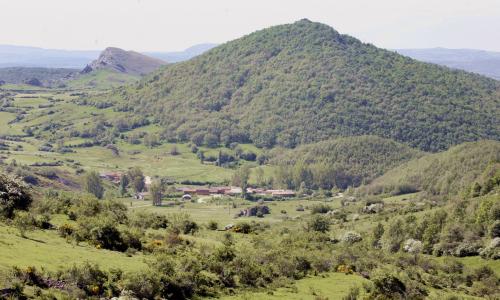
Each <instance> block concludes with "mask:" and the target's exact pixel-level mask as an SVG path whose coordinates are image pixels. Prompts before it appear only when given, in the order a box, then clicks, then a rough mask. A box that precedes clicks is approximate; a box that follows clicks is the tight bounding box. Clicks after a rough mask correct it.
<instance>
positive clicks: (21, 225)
mask: <svg viewBox="0 0 500 300" xmlns="http://www.w3.org/2000/svg"><path fill="white" fill-rule="evenodd" d="M13 225H14V227H16V228H17V229H18V230H19V233H20V235H21V237H25V236H26V235H25V234H26V231H28V230H33V229H34V228H35V227H36V219H35V217H34V216H33V215H32V214H31V213H28V212H24V211H20V212H17V213H16V217H15V218H14V222H13Z"/></svg>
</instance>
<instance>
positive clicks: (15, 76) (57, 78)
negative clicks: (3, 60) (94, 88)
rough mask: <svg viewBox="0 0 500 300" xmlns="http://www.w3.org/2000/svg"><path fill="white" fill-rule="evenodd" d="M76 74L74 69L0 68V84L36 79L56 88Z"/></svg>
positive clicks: (20, 82)
mask: <svg viewBox="0 0 500 300" xmlns="http://www.w3.org/2000/svg"><path fill="white" fill-rule="evenodd" d="M76 72H78V70H76V69H64V68H23V67H11V68H0V82H2V81H3V82H4V83H10V84H23V83H25V82H27V81H29V80H32V79H35V78H36V79H37V80H39V81H40V83H41V84H42V85H44V86H57V85H59V84H61V83H62V81H63V80H64V79H66V78H68V77H69V76H72V75H74V74H75V73H76ZM0 85H1V84H0Z"/></svg>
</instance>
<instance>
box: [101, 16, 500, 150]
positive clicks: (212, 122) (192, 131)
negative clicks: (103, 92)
mask: <svg viewBox="0 0 500 300" xmlns="http://www.w3.org/2000/svg"><path fill="white" fill-rule="evenodd" d="M124 98H125V99H126V100H123V99H124ZM499 98H500V83H498V82H497V81H495V80H493V79H489V78H486V77H483V76H479V75H475V74H471V73H467V72H464V71H458V70H449V69H448V68H445V67H440V66H436V65H433V64H427V63H422V62H418V61H416V60H414V59H411V58H408V57H405V56H401V55H399V54H397V53H394V52H391V51H388V50H383V49H379V48H376V47H375V46H373V45H371V44H366V43H362V42H361V41H359V40H357V39H355V38H353V37H350V36H348V35H343V34H340V33H338V32H337V31H336V30H334V29H333V28H331V27H329V26H327V25H324V24H320V23H315V22H311V21H309V20H301V21H298V22H295V23H293V24H286V25H278V26H273V27H271V28H267V29H263V30H260V31H256V32H254V33H251V34H248V35H245V36H244V37H242V38H239V39H236V40H234V41H230V42H227V43H225V44H223V45H220V46H218V47H215V48H213V49H211V50H210V51H209V52H206V53H204V54H202V55H200V56H197V57H195V58H193V59H191V60H189V61H186V62H181V63H177V64H173V65H169V66H166V67H164V68H163V69H162V70H161V71H159V72H155V73H154V74H152V75H151V76H149V77H147V78H146V79H144V80H143V81H141V82H140V83H138V84H137V85H135V86H131V87H126V88H123V89H122V90H120V91H117V92H115V93H114V94H113V93H111V94H108V95H107V96H106V100H104V99H102V100H99V99H98V98H97V99H94V101H96V102H99V101H111V100H113V101H114V104H115V105H116V106H117V107H119V109H120V110H125V111H126V110H129V111H134V112H136V113H141V114H143V115H149V116H151V117H152V118H153V119H155V120H157V122H158V123H159V124H161V125H162V126H163V127H164V133H163V135H164V137H165V138H166V139H168V140H179V141H186V140H189V139H192V138H193V137H195V136H196V135H203V136H207V135H210V136H215V138H216V139H217V140H218V141H219V142H221V143H229V142H249V141H251V142H253V143H255V144H256V145H258V146H261V147H273V146H275V145H280V146H284V147H289V148H293V147H295V146H297V145H299V144H307V143H312V142H317V141H320V140H325V139H329V138H334V137H340V136H352V135H377V136H380V137H384V138H390V139H394V140H396V141H399V142H403V143H406V144H408V145H410V146H412V147H417V148H420V149H421V150H425V151H440V150H444V149H447V148H448V147H449V146H451V145H454V144H459V143H462V142H466V141H473V140H478V139H484V138H490V139H497V140H498V139H499V138H500V129H499V127H500V126H499V120H498V117H497V116H496V115H495V113H494V112H495V111H496V109H498V105H499V100H498V99H499ZM145 102H146V103H147V105H143V104H144V103H145ZM139 103H141V104H140V105H139Z"/></svg>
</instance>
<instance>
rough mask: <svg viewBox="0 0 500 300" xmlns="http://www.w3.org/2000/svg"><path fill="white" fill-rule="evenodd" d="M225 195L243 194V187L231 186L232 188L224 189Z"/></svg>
mask: <svg viewBox="0 0 500 300" xmlns="http://www.w3.org/2000/svg"><path fill="white" fill-rule="evenodd" d="M224 195H228V196H237V195H241V188H239V187H231V189H229V190H226V191H224Z"/></svg>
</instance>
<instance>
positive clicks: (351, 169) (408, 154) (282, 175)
mask: <svg viewBox="0 0 500 300" xmlns="http://www.w3.org/2000/svg"><path fill="white" fill-rule="evenodd" d="M422 155H423V153H422V152H420V151H418V150H414V149H412V148H410V147H408V146H406V145H403V144H400V143H397V142H394V141H392V140H388V139H383V138H380V137H376V136H358V137H346V138H339V139H334V140H327V141H322V142H318V143H315V144H310V145H304V146H301V147H298V148H296V149H294V150H291V151H288V152H286V153H284V154H283V155H281V156H278V157H277V158H275V159H274V163H275V164H276V165H278V166H279V168H278V170H279V172H278V174H277V180H278V182H281V183H284V184H285V185H288V187H290V188H299V186H300V185H301V183H302V182H304V183H305V185H306V187H308V188H317V187H318V185H319V187H321V188H325V189H331V188H332V187H339V188H342V189H345V188H347V187H348V186H358V185H360V184H361V183H364V182H368V181H370V180H372V179H374V178H375V177H378V176H380V175H382V174H384V172H386V171H388V170H390V169H392V168H394V167H395V166H399V165H400V164H402V163H403V162H406V161H408V160H410V159H413V158H416V157H420V156H422Z"/></svg>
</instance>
